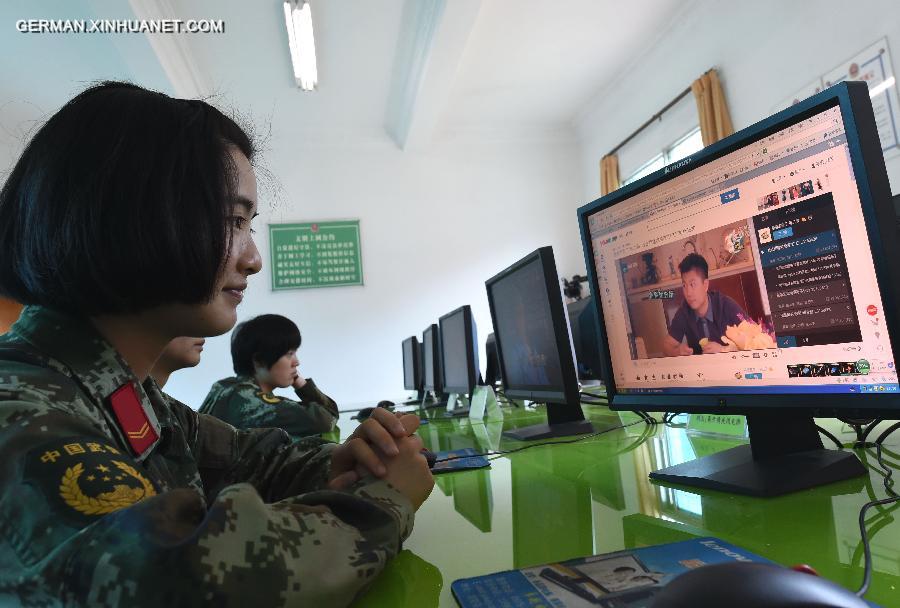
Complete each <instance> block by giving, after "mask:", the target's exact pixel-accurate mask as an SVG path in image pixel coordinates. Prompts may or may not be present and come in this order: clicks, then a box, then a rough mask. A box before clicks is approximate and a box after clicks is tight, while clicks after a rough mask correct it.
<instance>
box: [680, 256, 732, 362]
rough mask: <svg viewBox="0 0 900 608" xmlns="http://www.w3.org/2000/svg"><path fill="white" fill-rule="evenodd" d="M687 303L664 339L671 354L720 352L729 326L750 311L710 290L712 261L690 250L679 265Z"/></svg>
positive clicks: (723, 347) (683, 305)
mask: <svg viewBox="0 0 900 608" xmlns="http://www.w3.org/2000/svg"><path fill="white" fill-rule="evenodd" d="M678 270H679V271H680V272H681V286H682V289H683V291H684V302H682V304H681V306H680V307H679V308H678V312H676V313H675V318H673V319H672V324H671V325H670V326H669V335H668V336H666V338H665V341H664V342H663V352H664V353H665V354H666V356H667V357H676V356H679V355H700V354H707V353H720V352H722V351H723V350H724V349H725V343H724V342H722V336H724V335H725V330H726V329H727V328H728V326H729V325H738V324H739V323H740V322H741V317H742V316H743V317H747V316H748V315H747V313H746V312H744V311H743V310H741V307H740V305H739V304H738V303H737V302H735V301H734V300H733V299H732V298H729V297H728V296H727V295H725V294H724V293H720V292H718V291H715V290H713V291H710V289H709V264H707V263H706V259H705V258H704V257H703V256H702V255H700V254H697V253H689V254H688V255H686V256H685V258H684V259H683V260H681V263H680V264H679V265H678Z"/></svg>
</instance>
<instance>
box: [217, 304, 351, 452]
mask: <svg viewBox="0 0 900 608" xmlns="http://www.w3.org/2000/svg"><path fill="white" fill-rule="evenodd" d="M298 348H300V330H299V329H298V328H297V325H295V324H294V322H293V321H291V320H290V319H288V318H287V317H283V316H281V315H272V314H269V315H260V316H258V317H254V318H252V319H250V320H249V321H244V322H243V323H241V324H239V325H238V326H237V327H236V328H235V330H234V332H233V333H232V337H231V361H232V365H233V366H234V373H235V374H237V375H236V376H232V377H231V378H224V379H222V380H219V381H218V382H216V383H215V384H213V386H212V388H211V389H210V391H209V394H208V395H207V396H206V399H204V400H203V405H201V406H200V412H201V413H203V414H209V415H211V416H215V417H216V418H218V419H220V420H224V421H225V422H227V423H228V424H231V425H233V426H235V427H237V428H239V429H252V428H258V427H267V426H275V427H278V428H280V429H284V430H285V431H287V432H288V433H289V434H290V435H291V436H292V437H298V438H299V437H304V436H307V435H316V434H318V433H327V432H328V431H331V430H332V429H334V425H335V422H337V418H338V408H337V404H336V403H335V402H334V400H333V399H332V398H331V397H329V396H328V395H326V394H325V393H323V392H322V391H320V390H319V387H317V386H316V384H315V382H313V381H312V379H311V378H304V377H303V376H302V375H300V374H299V373H298V371H297V366H298V365H299V361H298V359H297V349H298ZM289 386H291V387H293V389H294V391H295V392H296V393H297V397H298V398H299V399H300V401H299V402H297V401H294V400H292V399H286V398H284V397H279V396H277V395H274V394H273V393H272V390H273V389H275V388H287V387H289Z"/></svg>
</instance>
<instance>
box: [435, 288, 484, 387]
mask: <svg viewBox="0 0 900 608" xmlns="http://www.w3.org/2000/svg"><path fill="white" fill-rule="evenodd" d="M438 325H439V326H440V329H441V366H442V367H441V369H442V372H443V376H442V378H443V381H444V392H445V393H456V394H458V395H471V394H472V392H473V391H474V390H475V384H476V382H477V379H478V374H479V372H478V350H477V348H476V345H477V344H478V340H477V331H476V329H475V320H474V319H473V318H472V309H471V308H470V307H469V305H468V304H466V305H465V306H460V307H459V308H457V309H456V310H454V311H452V312H448V313H447V314H445V315H444V316H442V317H441V318H440V319H439V320H438Z"/></svg>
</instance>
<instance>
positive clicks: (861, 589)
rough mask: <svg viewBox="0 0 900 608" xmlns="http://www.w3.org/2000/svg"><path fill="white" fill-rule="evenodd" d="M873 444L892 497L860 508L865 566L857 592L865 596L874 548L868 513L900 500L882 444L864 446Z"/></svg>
mask: <svg viewBox="0 0 900 608" xmlns="http://www.w3.org/2000/svg"><path fill="white" fill-rule="evenodd" d="M872 445H874V446H875V453H876V455H877V458H878V466H879V467H881V471H879V474H881V475H882V476H883V477H884V489H885V491H886V492H887V493H888V494H889V495H890V497H889V498H882V499H880V500H872V501H869V502H867V503H866V504H864V505H863V506H862V508H861V509H860V510H859V534H860V537H861V539H862V545H863V555H864V566H863V582H862V585H860V587H859V590H858V591H857V592H856V595H857V596H858V597H863V596H865V594H866V593H867V592H868V591H869V584H870V583H871V582H872V548H871V546H870V545H869V533H868V531H867V530H866V524H867V523H869V522H867V521H866V513H867V512H868V511H869V509H871V508H873V507H879V506H883V505H887V504H891V503H895V502H898V501H900V495H898V494H897V492H895V491H894V487H893V486H894V480H893V479H891V476H892V475H893V474H894V471H893V469H891V468H890V467H888V466H887V465H886V464H885V462H884V459H883V458H882V452H881V450H882V448H881V444H880V443H877V442H876V443H874V444H865V446H864V447H870V446H872ZM879 529H880V527H879ZM875 532H877V530H874V531H873V535H874V533H875Z"/></svg>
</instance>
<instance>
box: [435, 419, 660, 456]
mask: <svg viewBox="0 0 900 608" xmlns="http://www.w3.org/2000/svg"><path fill="white" fill-rule="evenodd" d="M636 424H647V421H646V420H644V419H643V418H642V419H641V420H635V421H634V422H629V423H628V424H620V425H619V426H614V427H610V428H608V429H603V430H602V431H597V432H596V433H591V434H589V435H584V436H582V437H578V438H577V439H567V440H564V441H543V442H541V443H532V444H529V445H523V446H522V447H520V448H513V449H511V450H490V451H487V452H482V453H480V454H469V455H467V456H452V457H450V458H438V459H437V460H435V463H438V462H446V461H448V460H456V459H457V458H474V457H477V456H493V458H488V460H494V459H496V458H499V457H500V456H505V455H507V454H513V453H515V452H521V451H522V450H527V449H528V448H537V447H540V446H544V445H557V444H562V443H577V442H579V441H584V440H585V439H590V438H592V437H597V436H599V435H603V434H604V433H609V432H611V431H618V430H620V429H625V428H628V427H630V426H634V425H636Z"/></svg>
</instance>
